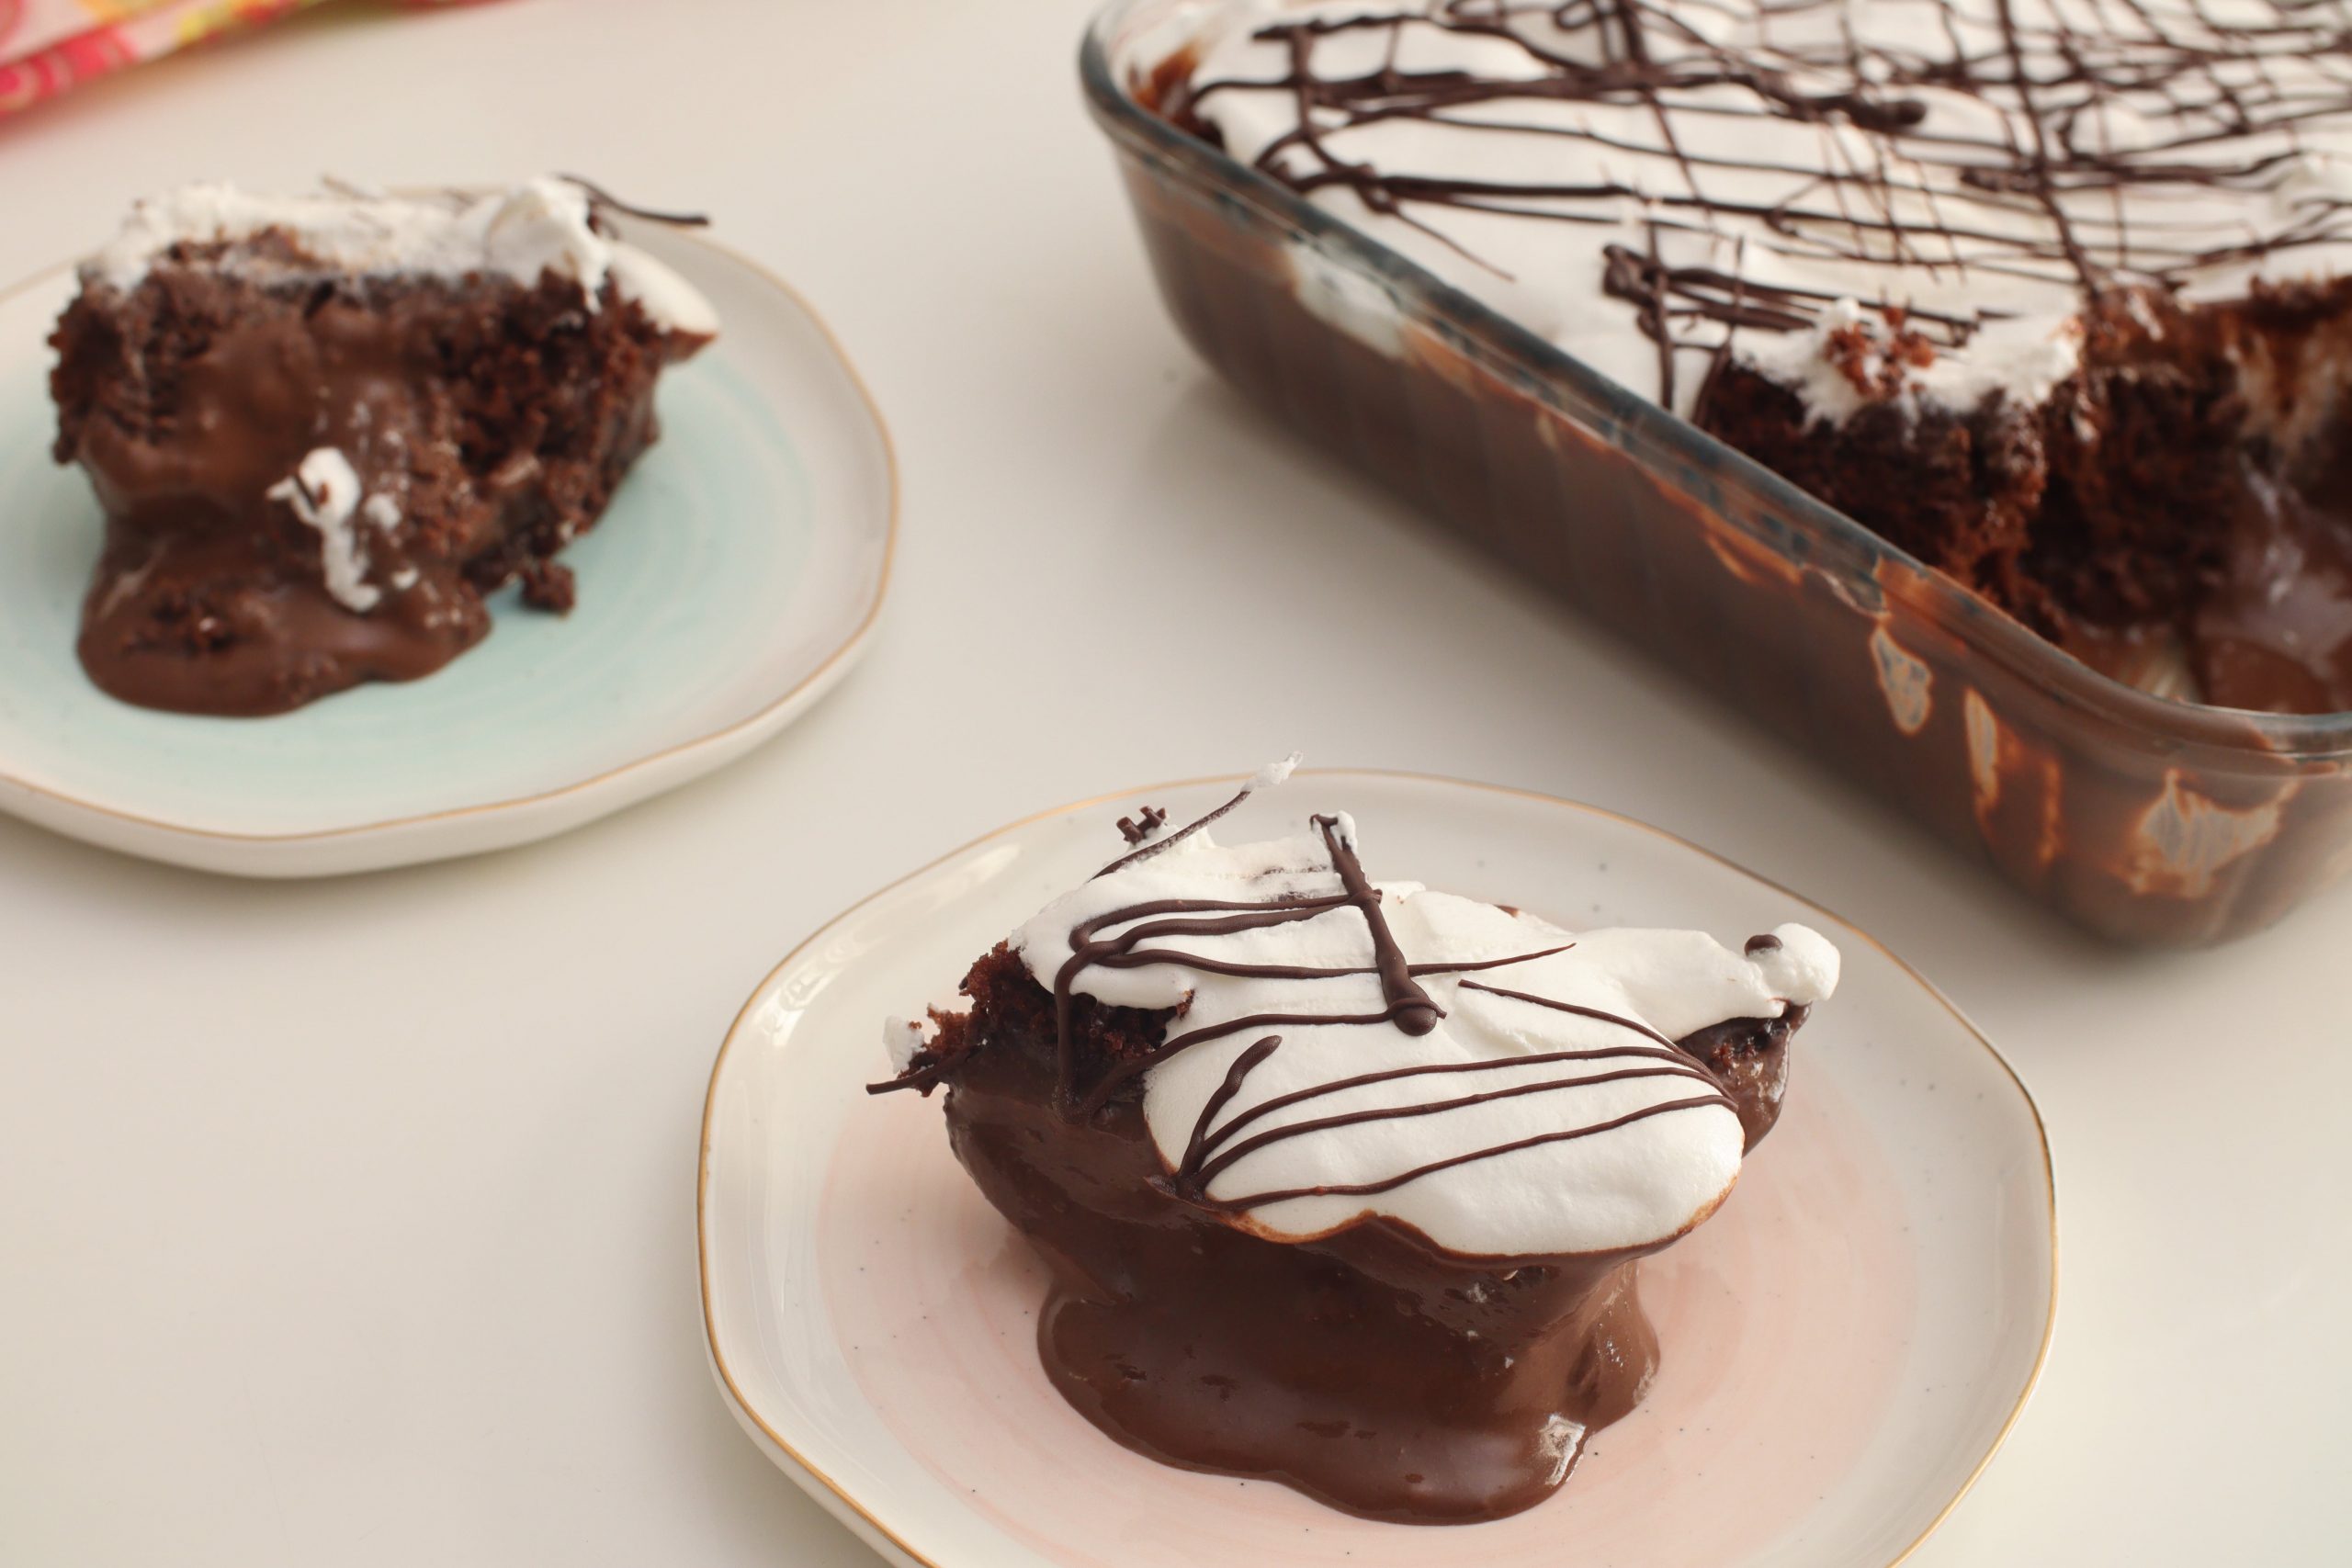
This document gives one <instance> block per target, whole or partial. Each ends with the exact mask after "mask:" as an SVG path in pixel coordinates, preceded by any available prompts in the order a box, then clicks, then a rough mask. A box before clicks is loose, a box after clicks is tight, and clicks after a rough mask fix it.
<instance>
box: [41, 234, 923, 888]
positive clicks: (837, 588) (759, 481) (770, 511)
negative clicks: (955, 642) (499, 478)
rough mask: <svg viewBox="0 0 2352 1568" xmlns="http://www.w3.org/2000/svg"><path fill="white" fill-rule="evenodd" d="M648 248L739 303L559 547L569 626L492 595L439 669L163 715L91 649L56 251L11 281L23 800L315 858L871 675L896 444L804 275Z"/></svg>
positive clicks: (488, 810) (257, 865)
mask: <svg viewBox="0 0 2352 1568" xmlns="http://www.w3.org/2000/svg"><path fill="white" fill-rule="evenodd" d="M628 237H629V239H630V240H631V241H632V242H633V243H637V244H639V245H641V246H642V247H643V248H645V249H646V250H648V251H650V252H652V253H653V254H655V255H658V256H659V257H661V258H662V260H663V261H665V262H668V263H669V264H670V265H672V266H673V267H675V268H676V269H677V270H678V271H679V272H681V273H682V274H684V276H686V277H687V279H688V280H689V281H691V282H693V283H694V284H695V286H696V287H697V288H700V289H702V290H703V292H704V293H705V294H706V295H707V296H708V297H709V298H710V299H711V301H712V303H713V304H714V305H715V306H716V307H717V308H718V314H719V319H720V335H719V337H718V341H717V342H715V343H714V344H712V345H711V346H710V347H709V348H708V349H707V350H706V351H705V352H704V353H702V354H701V355H697V356H696V357H695V359H694V360H693V361H691V362H690V363H688V364H686V365H684V366H681V367H677V368H676V369H673V370H672V371H670V372H669V373H668V374H667V375H666V376H665V377H664V378H663V380H662V387H661V389H660V393H659V399H660V402H659V407H660V411H661V417H662V439H661V441H660V442H659V443H657V444H656V445H655V446H654V447H653V449H652V450H651V451H650V452H648V453H647V454H646V455H645V457H643V458H642V459H640V461H639V463H638V465H637V467H636V468H634V469H633V470H632V471H631V472H630V474H629V476H628V479H627V480H625V481H624V482H623V484H622V485H621V487H620V490H619V491H618V492H617V493H616V495H615V496H614V499H613V502H612V505H611V507H610V508H609V510H608V511H607V513H606V514H605V517H604V518H603V520H602V521H601V522H600V523H599V524H598V525H597V526H596V527H595V529H594V530H593V531H592V532H590V533H589V534H587V535H586V536H583V537H582V538H581V539H579V540H578V541H576V542H575V543H574V544H573V545H572V546H571V547H570V549H568V550H567V551H566V553H565V557H564V558H565V561H566V562H567V564H569V565H570V566H571V567H572V568H573V570H575V571H576V573H577V574H578V578H579V582H580V600H579V604H578V606H577V607H576V608H575V609H574V610H573V611H572V612H571V614H570V615H566V616H563V617H560V618H559V617H555V616H549V615H537V614H534V613H531V612H529V611H524V610H519V609H517V608H516V607H515V605H514V604H512V603H511V598H512V593H513V591H512V590H509V591H508V592H507V594H505V595H502V596H501V598H500V599H499V600H496V601H493V604H492V615H493V627H492V633H491V636H490V637H489V638H488V640H486V641H485V642H483V643H482V644H481V646H480V647H478V648H476V649H472V650H470V651H469V652H468V653H467V654H466V655H464V656H463V657H462V658H460V659H458V660H456V661H455V662H454V663H452V664H451V665H449V666H448V668H447V669H445V670H442V671H437V672H435V674H433V675H430V676H427V677H425V678H424V679H423V680H421V681H413V682H401V683H397V684H379V685H370V686H364V687H360V688H358V689H356V690H354V691H350V692H345V693H342V694H337V695H334V696H332V697H327V698H324V699H322V700H321V701H319V702H316V703H313V704H311V705H309V706H308V707H304V708H301V709H299V710H297V711H295V712H293V713H288V714H280V715H277V716H271V717H267V718H260V719H222V718H211V717H203V716H191V715H187V714H168V713H157V712H153V711H151V710H148V709H144V708H137V707H132V706H130V705H126V704H123V703H119V702H117V701H115V700H114V699H112V698H110V697H108V696H107V695H106V694H103V693H101V692H99V691H98V690H97V689H96V687H95V686H93V685H91V684H90V682H89V681H88V679H87V677H85V675H84V674H83V672H82V670H81V667H80V665H79V664H78V663H77V662H76V661H75V659H74V630H75V624H76V620H77V618H78V615H79V613H80V607H81V601H82V595H83V592H84V591H85V588H86V586H87V584H88V581H89V573H90V568H91V564H92V562H93V561H94V560H95V559H96V553H97V546H98V538H99V533H100V521H99V515H98V510H97V506H96V502H95V501H94V500H93V499H92V498H91V495H90V490H89V484H88V481H87V480H86V479H84V477H83V476H82V475H81V474H80V473H79V472H78V471H75V470H72V469H64V468H58V467H56V466H55V465H54V464H53V463H51V460H50V457H49V454H48V445H49V440H50V436H51V430H52V427H53V415H52V414H51V410H50V406H49V402H48V399H47V388H46V378H47V370H48V366H49V362H50V355H49V352H48V350H47V348H46V346H45V340H46V338H47V335H48V333H49V330H50V326H51V322H53V321H55V319H56V316H57V313H58V311H59V310H62V308H63V306H64V304H65V302H66V300H67V299H70V298H71V296H72V293H73V288H74V283H73V278H72V276H71V274H70V272H69V271H67V270H65V269H59V270H57V271H55V272H52V273H50V274H46V275H44V276H40V277H38V278H35V279H32V280H31V281H29V282H28V283H26V284H24V285H21V286H19V287H18V288H16V289H14V290H11V291H10V292H8V293H7V294H6V295H5V296H0V489H5V492H6V494H7V496H8V498H9V502H8V504H9V515H8V520H7V525H6V527H5V528H0V810H6V811H8V812H10V813H13V814H14V815H16V816H18V817H22V818H27V819H28V820H30V821H33V822H37V823H39V824H40V825H41V826H43V827H46V828H50V829H54V830H56V831H58V832H62V833H66V834H69V835H71V836H73V837H75V838H79V839H85V840H89V841H91V842H93V843H97V844H103V845H106V846H107V847H108V848H112V849H117V850H122V851H125V852H130V853H132V854H139V855H144V856H147V857H150V858H152V859H155V860H163V861H169V862H173V863H178V864H183V865H191V866H196V867H199V868H201V869H204V870H209V871H220V872H229V873H234V874H244V875H254V876H312V875H325V874H334V873H339V872H350V871H366V870H372V869H376V868H379V867H383V866H390V865H401V864H407V863H414V862H418V861H428V860H438V859H443V858H446V857H448V856H452V855H460V854H470V853H474V852H480V851H483V850H492V849H500V848H503V847H506V846H509V845H513V844H519V843H526V842H529V841H531V840H537V839H543V838H547V837H548V836H550V835H552V834H555V833H560V832H563V831H565V830H567V829H571V828H576V827H579V826H581V825H582V824H583V823H586V822H590V821H593V820H594V819H595V818H599V817H602V816H605V815H606V814H607V813H609V812H612V811H616V810H618V809H620V808H621V807H626V806H628V805H631V804H634V803H635V802H637V801H639V800H643V799H645V798H647V797H648V796H650V795H655V794H658V793H660V792H661V791H663V790H666V789H670V788H673V787H675V786H676V785H678V784H684V783H685V782H686V781H687V780H689V779H693V778H695V777H698V776H700V775H701V774H703V773H708V772H709V771H710V770H712V769H714V768H717V767H718V766H720V765H722V764H724V763H726V762H728V761H732V760H734V759H735V758H737V757H740V756H741V755H742V754H743V753H744V752H745V751H747V750H750V749H751V748H752V747H753V746H755V745H757V744H758V743H759V742H761V741H762V740H764V739H767V738H769V737H771V736H773V735H775V733H776V732H777V731H778V730H780V729H782V728H784V727H785V726H786V725H787V724H789V723H791V722H792V720H793V719H795V718H797V716H799V715H800V714H801V713H803V712H804V711H806V710H807V709H808V707H809V705H811V704H813V703H814V702H815V701H816V700H817V699H818V698H819V697H820V695H822V694H824V693H825V692H826V691H827V690H829V689H830V688H831V686H832V684H833V683H834V682H837V681H839V680H840V679H841V677H842V675H843V674H844V673H845V672H846V671H848V669H849V667H850V665H851V663H852V661H853V660H854V659H855V657H856V656H857V654H858V653H859V651H860V650H861V649H863V647H864V645H865V640H866V637H867V636H868V634H869V633H870V632H871V630H872V628H873V626H874V623H875V620H876V615H878V613H879V611H880V608H881V604H882V598H883V594H884V592H885V590H886V588H887V586H888V580H889V572H890V558H891V553H892V549H893V546H894V541H895V538H896V534H897V522H898V478H897V472H896V467H895V464H894V462H893V460H892V457H891V452H890V443H889V436H888V433H887V431H886V430H885V428H884V426H883V423H882V419H881V415H880V413H879V412H878V411H876V408H875V407H874V404H873V401H872V400H871V399H870V397H869V396H868V395H867V393H866V391H865V388H864V386H863V385H862V384H861V383H860V381H859V380H858V378H857V373H856V371H855V370H854V368H853V367H851V365H850V363H849V361H848V359H847V358H846V356H845V355H843V353H842V349H841V347H840V345H839V344H837V343H836V342H835V341H834V340H833V338H832V336H831V333H829V332H828V331H827V330H826V328H825V326H824V323H823V322H822V321H820V319H819V317H818V316H817V314H816V313H815V311H814V310H811V309H810V308H809V305H808V303H807V302H806V301H805V300H803V299H801V298H800V297H799V296H798V295H797V294H796V293H795V292H793V290H792V289H791V288H789V287H787V286H786V284H784V283H783V282H782V281H781V280H780V279H778V278H776V277H775V276H772V275H771V274H769V273H768V272H766V271H765V270H764V269H763V268H761V267H760V266H759V265H756V264H755V263H752V262H751V261H749V260H747V259H746V258H744V257H742V256H740V255H737V254H735V253H733V252H731V251H729V250H727V249H726V248H724V247H723V246H720V245H718V244H715V243H711V242H709V241H707V240H706V239H703V238H701V237H700V236H699V235H697V234H695V233H693V232H690V231H683V230H677V229H670V228H664V227H662V226H659V225H654V224H648V223H639V224H636V225H633V226H632V227H631V231H630V233H629V236H628Z"/></svg>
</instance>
